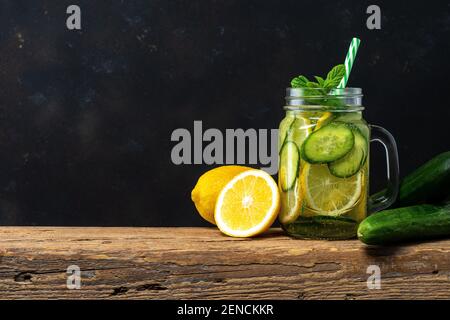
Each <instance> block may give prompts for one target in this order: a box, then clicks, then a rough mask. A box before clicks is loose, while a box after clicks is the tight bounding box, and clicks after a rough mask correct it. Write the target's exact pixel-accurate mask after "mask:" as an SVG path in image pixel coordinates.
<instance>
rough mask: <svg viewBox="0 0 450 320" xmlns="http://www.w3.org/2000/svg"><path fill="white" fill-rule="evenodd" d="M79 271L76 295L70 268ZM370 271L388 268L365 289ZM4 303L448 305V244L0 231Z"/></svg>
mask: <svg viewBox="0 0 450 320" xmlns="http://www.w3.org/2000/svg"><path fill="white" fill-rule="evenodd" d="M69 265H78V266H79V267H80V268H81V271H82V273H81V277H82V279H81V281H82V286H81V289H79V290H69V289H67V286H66V281H67V276H68V275H67V274H66V270H67V267H68V266H69ZM369 265H378V266H379V267H380V269H381V276H382V281H381V286H382V288H381V289H379V290H376V289H372V290H369V289H368V288H367V284H366V281H367V278H368V276H369V274H367V273H366V271H367V267H368V266H369ZM0 298H1V299H24V298H28V299H130V298H131V299H450V240H442V241H434V242H428V243H421V244H410V245H406V246H397V247H384V248H382V247H368V246H365V245H363V244H362V243H360V242H359V241H356V240H354V241H337V242H328V241H304V240H294V239H291V238H289V237H287V236H285V235H283V234H282V232H281V231H280V230H277V229H273V230H271V231H270V232H269V233H268V234H266V235H264V236H262V237H259V238H254V239H233V238H229V237H226V236H223V235H222V234H221V233H220V232H219V231H217V230H216V229H214V228H53V227H49V228H44V227H39V228H37V227H2V228H0Z"/></svg>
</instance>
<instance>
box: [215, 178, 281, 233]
mask: <svg viewBox="0 0 450 320" xmlns="http://www.w3.org/2000/svg"><path fill="white" fill-rule="evenodd" d="M279 207H280V194H279V192H278V187H277V184H276V183H275V181H274V180H273V178H272V177H271V176H270V175H269V174H267V173H266V172H264V171H262V170H249V171H245V172H243V173H241V174H239V175H237V176H235V177H234V178H233V179H232V180H231V181H230V182H229V183H228V184H227V185H226V186H225V187H224V188H223V189H222V191H221V192H220V194H219V197H218V198H217V203H216V208H215V213H214V218H215V221H216V224H217V227H218V228H219V229H220V231H222V232H223V233H224V234H226V235H229V236H232V237H251V236H255V235H258V234H260V233H262V232H264V231H266V230H267V229H269V228H270V226H271V225H272V224H273V222H274V221H275V219H276V217H277V215H278V211H279Z"/></svg>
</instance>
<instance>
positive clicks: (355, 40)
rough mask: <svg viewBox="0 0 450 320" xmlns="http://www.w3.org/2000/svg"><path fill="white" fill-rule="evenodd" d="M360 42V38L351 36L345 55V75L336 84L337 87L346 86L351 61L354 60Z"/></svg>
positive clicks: (350, 69)
mask: <svg viewBox="0 0 450 320" xmlns="http://www.w3.org/2000/svg"><path fill="white" fill-rule="evenodd" d="M360 42H361V40H359V39H358V38H353V39H352V42H350V47H349V48H348V52H347V56H346V57H345V75H344V77H343V78H342V80H341V82H340V83H339V85H338V86H337V87H338V88H339V89H342V88H345V87H346V86H347V81H348V78H349V77H350V72H351V71H352V66H353V62H354V61H355V58H356V54H357V53H358V48H359V44H360Z"/></svg>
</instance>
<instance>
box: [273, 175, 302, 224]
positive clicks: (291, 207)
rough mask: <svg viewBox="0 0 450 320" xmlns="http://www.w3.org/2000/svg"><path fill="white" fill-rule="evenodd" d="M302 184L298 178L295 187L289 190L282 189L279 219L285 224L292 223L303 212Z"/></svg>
mask: <svg viewBox="0 0 450 320" xmlns="http://www.w3.org/2000/svg"><path fill="white" fill-rule="evenodd" d="M300 192H301V184H300V183H299V181H298V180H297V182H296V183H295V186H294V188H292V189H290V190H288V191H285V192H283V191H280V199H281V205H280V214H279V215H278V220H280V222H281V223H283V224H288V223H292V222H294V221H295V220H297V218H298V217H299V216H300V214H301V213H302V209H303V206H302V195H301V194H300Z"/></svg>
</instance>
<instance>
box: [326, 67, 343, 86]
mask: <svg viewBox="0 0 450 320" xmlns="http://www.w3.org/2000/svg"><path fill="white" fill-rule="evenodd" d="M344 75H345V66H344V65H343V64H338V65H337V66H335V67H334V68H333V69H331V71H330V72H328V75H327V78H326V79H325V82H324V84H323V86H324V87H325V88H327V89H332V88H336V87H337V86H338V85H339V83H340V82H341V80H342V78H343V77H344Z"/></svg>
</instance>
